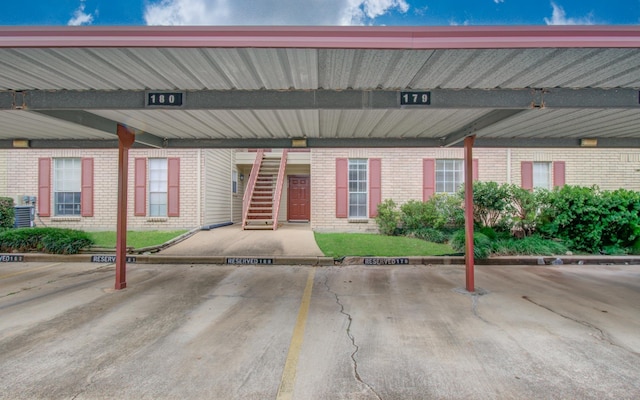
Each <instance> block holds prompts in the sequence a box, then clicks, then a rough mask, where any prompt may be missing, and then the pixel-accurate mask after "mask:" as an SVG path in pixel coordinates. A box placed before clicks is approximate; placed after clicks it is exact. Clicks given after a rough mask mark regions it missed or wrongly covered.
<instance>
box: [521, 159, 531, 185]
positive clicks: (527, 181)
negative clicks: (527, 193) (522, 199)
mask: <svg viewBox="0 0 640 400" xmlns="http://www.w3.org/2000/svg"><path fill="white" fill-rule="evenodd" d="M520 172H521V174H522V188H523V189H527V190H533V162H532V161H522V163H520Z"/></svg>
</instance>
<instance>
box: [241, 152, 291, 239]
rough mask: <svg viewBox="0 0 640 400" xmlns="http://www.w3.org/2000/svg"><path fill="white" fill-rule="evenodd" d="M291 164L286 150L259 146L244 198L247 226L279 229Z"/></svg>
mask: <svg viewBox="0 0 640 400" xmlns="http://www.w3.org/2000/svg"><path fill="white" fill-rule="evenodd" d="M286 165H287V149H284V150H283V151H282V153H271V152H269V153H265V151H264V150H262V149H261V150H258V152H257V153H256V160H255V162H254V163H253V168H252V169H251V175H250V176H249V181H248V182H247V189H246V190H245V194H244V198H243V216H242V228H243V229H245V230H246V229H272V230H276V229H278V213H279V211H280V199H281V198H282V187H283V185H284V172H285V168H286Z"/></svg>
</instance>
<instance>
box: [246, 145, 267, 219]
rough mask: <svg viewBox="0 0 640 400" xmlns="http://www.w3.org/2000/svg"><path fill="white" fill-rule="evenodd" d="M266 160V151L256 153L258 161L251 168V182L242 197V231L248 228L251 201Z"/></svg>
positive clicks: (261, 150) (260, 150)
mask: <svg viewBox="0 0 640 400" xmlns="http://www.w3.org/2000/svg"><path fill="white" fill-rule="evenodd" d="M263 158H264V149H259V150H258V152H257V153H256V159H255V161H254V162H253V167H252V168H251V174H249V180H248V181H247V189H246V190H245V192H244V197H242V229H244V227H245V226H247V217H248V215H249V207H250V205H251V199H252V198H253V190H254V189H255V187H256V181H257V180H258V173H259V172H260V165H261V164H262V159H263Z"/></svg>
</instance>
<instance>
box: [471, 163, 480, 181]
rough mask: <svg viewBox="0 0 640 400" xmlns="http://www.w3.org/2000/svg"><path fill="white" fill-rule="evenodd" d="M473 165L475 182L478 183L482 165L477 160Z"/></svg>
mask: <svg viewBox="0 0 640 400" xmlns="http://www.w3.org/2000/svg"><path fill="white" fill-rule="evenodd" d="M472 163H473V180H474V181H477V180H478V174H479V172H478V166H479V164H480V163H479V161H478V159H477V158H474V159H473V161H472Z"/></svg>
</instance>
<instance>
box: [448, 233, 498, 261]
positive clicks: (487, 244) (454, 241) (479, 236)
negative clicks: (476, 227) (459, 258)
mask: <svg viewBox="0 0 640 400" xmlns="http://www.w3.org/2000/svg"><path fill="white" fill-rule="evenodd" d="M465 243H466V234H465V231H464V230H459V231H456V232H455V233H454V234H453V237H452V238H451V243H450V244H451V247H453V249H454V250H455V251H458V252H465ZM491 251H492V245H491V239H489V238H488V237H487V235H485V234H483V233H478V232H474V234H473V257H474V258H478V259H482V258H487V257H489V256H490V255H491Z"/></svg>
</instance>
